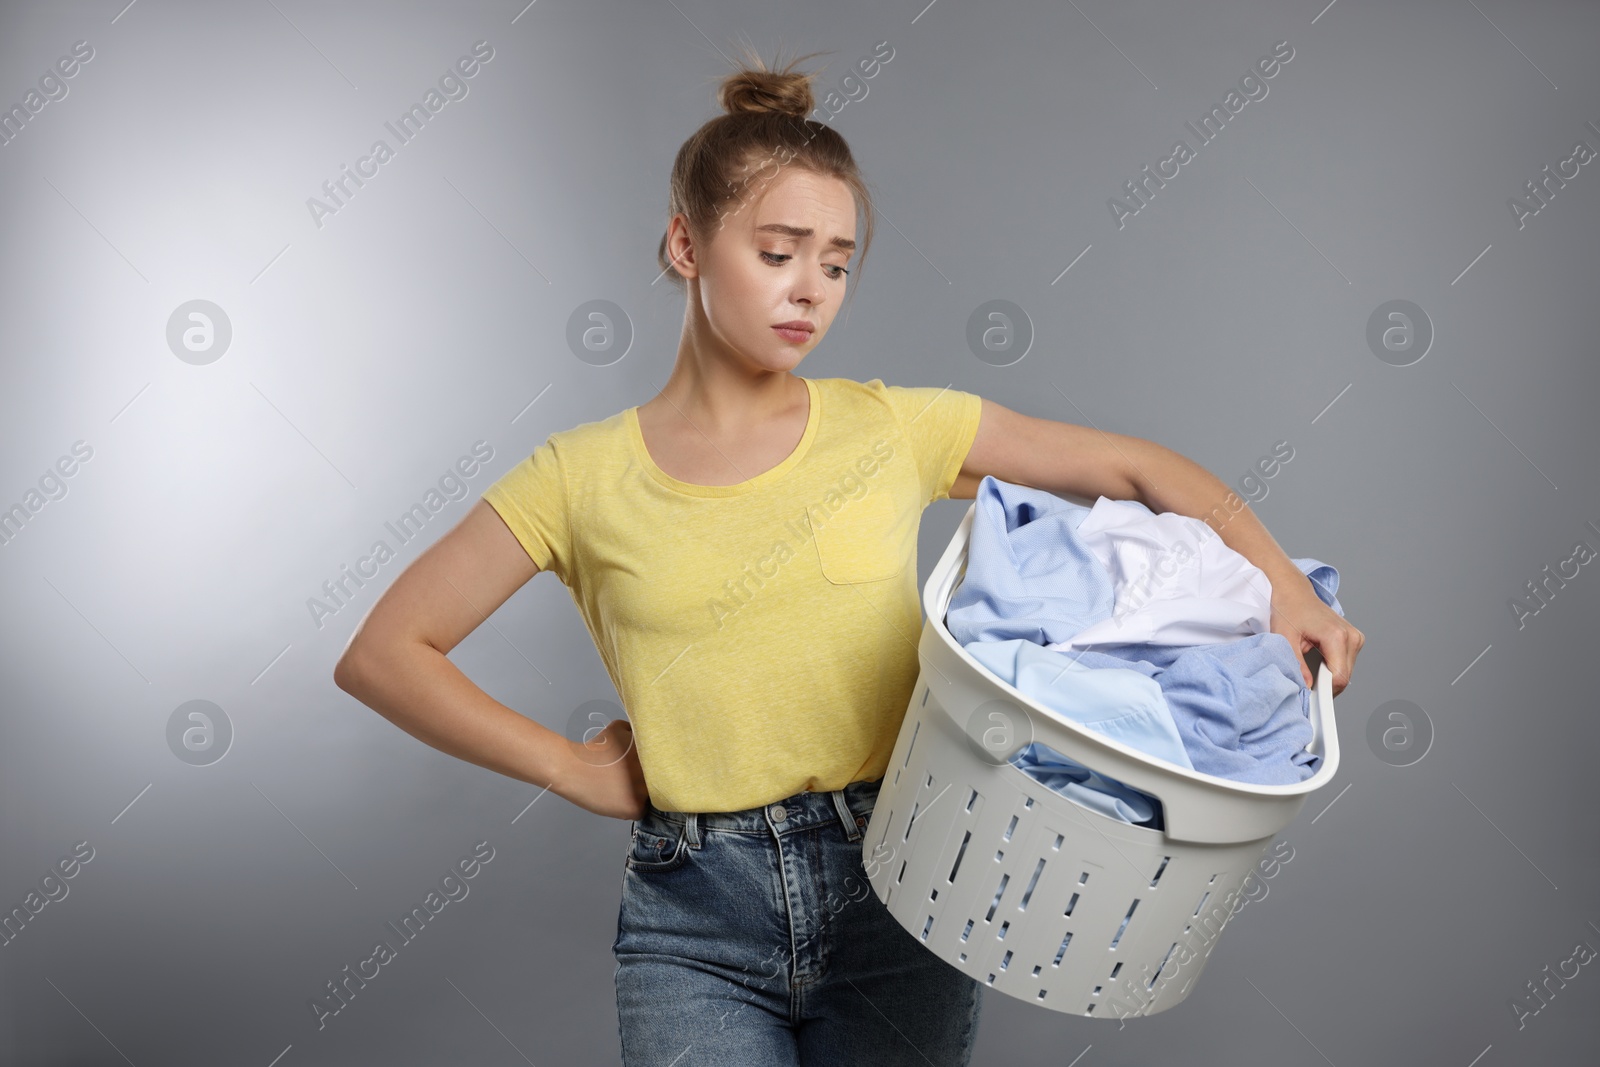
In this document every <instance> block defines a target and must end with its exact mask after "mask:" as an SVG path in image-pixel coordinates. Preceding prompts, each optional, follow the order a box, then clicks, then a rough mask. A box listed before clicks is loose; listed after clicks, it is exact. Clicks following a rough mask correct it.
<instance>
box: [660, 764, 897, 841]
mask: <svg viewBox="0 0 1600 1067" xmlns="http://www.w3.org/2000/svg"><path fill="white" fill-rule="evenodd" d="M882 783H883V779H881V778H879V779H874V780H873V781H870V782H851V783H850V784H849V785H847V786H845V787H844V788H843V789H835V790H833V791H831V792H825V793H813V792H801V793H796V794H794V795H793V796H790V797H785V798H784V799H782V800H778V801H774V802H773V803H771V804H762V805H761V806H759V807H755V808H745V809H744V810H742V811H687V812H686V811H668V810H665V809H662V808H658V807H656V806H655V805H654V804H651V805H649V813H648V814H647V815H646V818H647V819H654V820H659V821H661V822H664V823H668V824H670V825H671V826H673V827H680V826H681V827H683V828H684V831H685V835H686V836H687V837H688V839H689V845H690V847H691V848H699V847H700V835H701V834H702V833H703V832H704V831H705V830H708V829H714V830H726V831H731V832H733V833H745V834H760V835H763V836H765V835H766V834H769V833H779V834H782V833H787V832H789V831H791V830H802V829H805V828H807V827H812V826H819V825H823V824H826V823H828V822H831V821H837V822H838V823H839V824H840V825H841V826H842V827H844V831H845V834H846V836H847V837H849V839H850V840H852V841H855V840H858V839H859V838H860V836H861V834H862V832H863V831H864V830H865V828H866V820H867V818H868V817H870V816H871V815H872V809H873V807H874V805H875V804H876V803H877V799H878V787H879V786H880V785H882Z"/></svg>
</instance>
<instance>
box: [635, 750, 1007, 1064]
mask: <svg viewBox="0 0 1600 1067" xmlns="http://www.w3.org/2000/svg"><path fill="white" fill-rule="evenodd" d="M878 785H879V782H877V781H873V782H852V783H851V784H850V785H848V786H846V787H845V788H844V789H840V790H836V791H834V792H831V793H809V792H807V793H797V794H795V795H794V796H792V797H789V798H788V799H786V800H782V801H779V802H777V803H775V804H768V805H764V806H762V807H759V808H748V809H746V810H744V811H734V812H690V813H685V812H672V811H662V810H660V809H658V808H656V807H655V806H654V805H651V806H650V809H649V811H648V812H647V813H646V814H645V817H644V818H643V819H641V820H639V821H637V822H635V823H633V824H632V827H633V829H632V837H631V840H630V841H629V846H628V853H627V856H626V859H625V861H624V871H623V880H622V906H621V908H620V910H619V912H618V915H617V939H616V941H615V943H613V945H612V946H611V950H612V952H613V953H614V954H615V955H616V957H617V969H616V986H617V1017H618V1022H619V1029H620V1031H621V1037H622V1062H623V1064H624V1067H669V1065H670V1067H728V1065H738V1067H769V1065H778V1064H782V1065H787V1067H797V1065H801V1064H818V1065H821V1064H826V1065H828V1067H840V1065H853V1064H869V1063H870V1064H872V1065H873V1067H895V1065H900V1064H904V1065H907V1067H911V1065H915V1067H928V1065H930V1064H931V1065H933V1067H965V1065H966V1064H967V1063H968V1062H969V1060H970V1058H971V1055H972V1047H973V1044H974V1043H975V1041H976V1039H977V1030H978V1009H979V1006H980V1003H981V992H982V989H981V986H980V985H979V984H978V982H977V981H975V980H974V979H972V978H970V977H968V976H967V975H965V974H963V973H961V972H960V971H959V970H957V969H956V968H955V967H953V966H951V965H950V964H948V963H946V962H945V961H944V960H942V959H940V958H939V957H938V956H935V955H934V954H933V953H932V952H930V951H929V950H928V949H927V948H925V947H924V946H923V945H921V944H920V943H919V942H918V941H917V939H916V938H915V937H914V936H912V935H911V934H910V933H908V932H907V931H906V930H905V929H904V928H903V927H901V926H900V924H899V923H898V922H896V921H895V919H894V917H893V916H892V915H890V914H889V909H888V908H887V907H885V906H884V905H883V903H882V902H881V901H879V900H878V896H877V894H876V893H875V892H874V891H873V889H872V886H871V885H870V884H869V883H868V880H867V872H866V869H865V867H864V866H863V859H862V851H863V849H862V844H863V841H864V839H865V831H866V826H867V817H868V816H869V815H870V814H871V813H872V808H873V804H874V802H875V801H876V799H877V795H878Z"/></svg>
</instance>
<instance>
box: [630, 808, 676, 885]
mask: <svg viewBox="0 0 1600 1067" xmlns="http://www.w3.org/2000/svg"><path fill="white" fill-rule="evenodd" d="M688 860H689V843H688V840H687V835H686V832H685V828H684V827H683V825H682V824H679V825H678V827H677V829H676V832H675V833H674V832H673V831H672V826H671V824H670V823H662V822H657V821H650V822H647V823H638V822H635V823H634V824H633V835H632V837H631V839H630V840H629V842H628V855H627V858H626V860H625V861H624V862H625V864H626V866H627V868H628V870H630V871H636V872H638V873H640V874H658V873H661V872H663V871H671V870H676V869H677V868H679V867H681V866H683V865H684V864H685V863H687V862H688Z"/></svg>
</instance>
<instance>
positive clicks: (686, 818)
mask: <svg viewBox="0 0 1600 1067" xmlns="http://www.w3.org/2000/svg"><path fill="white" fill-rule="evenodd" d="M683 828H684V832H685V833H686V834H687V835H688V837H689V847H690V848H699V847H700V813H699V812H698V811H686V812H684V813H683Z"/></svg>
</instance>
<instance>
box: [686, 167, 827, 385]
mask: <svg viewBox="0 0 1600 1067" xmlns="http://www.w3.org/2000/svg"><path fill="white" fill-rule="evenodd" d="M744 188H746V189H748V190H750V192H748V193H746V194H745V195H744V196H742V197H740V198H737V199H735V200H733V201H730V202H729V203H727V204H726V205H724V210H725V212H726V214H724V215H723V216H722V218H721V219H720V220H719V222H718V223H716V224H714V228H713V230H712V233H711V239H710V247H709V248H705V249H696V250H695V251H696V255H695V256H694V264H693V266H692V267H691V268H690V269H689V271H686V272H685V274H686V276H688V277H696V276H697V277H698V278H699V282H700V284H699V291H700V303H701V308H702V310H703V313H704V316H705V319H706V321H707V323H708V324H709V326H710V331H711V333H712V335H713V336H714V337H715V338H716V339H717V340H719V341H720V342H721V343H722V344H723V345H725V346H726V347H727V348H728V349H729V350H730V351H731V352H732V353H733V354H734V355H735V357H736V358H742V359H743V360H744V361H745V362H747V363H750V364H754V365H755V366H757V367H760V368H762V369H765V370H771V371H783V370H791V369H793V368H794V367H795V366H796V365H798V364H799V362H800V361H801V360H802V359H804V358H805V356H806V354H807V353H809V352H810V351H811V350H812V349H813V348H815V347H816V346H817V345H818V343H820V342H821V340H822V337H823V335H824V334H826V333H827V332H828V327H829V325H830V324H832V322H833V317H834V315H835V314H837V313H838V310H839V303H840V301H841V300H842V299H843V298H844V294H845V281H846V271H845V269H844V268H846V267H847V265H848V264H849V263H850V257H851V253H852V252H853V251H854V249H855V230H856V209H855V199H854V197H853V196H852V195H851V193H850V188H849V187H848V186H847V185H845V184H844V182H842V181H840V180H839V179H837V178H824V177H820V176H818V175H816V174H814V173H812V172H811V171H808V170H802V169H801V168H799V167H787V168H780V169H778V171H777V174H776V176H775V177H772V178H770V180H764V179H763V176H762V175H760V174H759V173H758V174H757V175H756V176H755V177H753V178H752V179H751V180H750V181H749V182H748V183H747V185H746V186H745V187H744ZM783 323H805V324H808V325H810V326H811V327H812V329H811V331H810V332H809V333H801V334H798V335H794V334H784V333H782V332H780V331H778V330H777V329H774V327H776V326H779V325H781V324H783Z"/></svg>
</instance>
